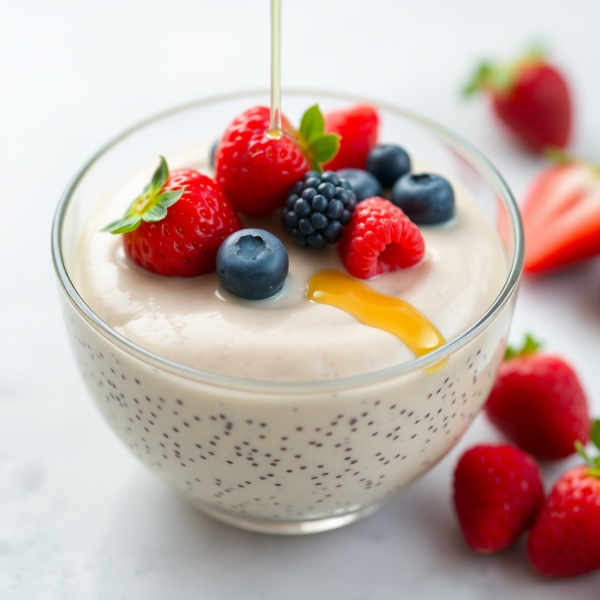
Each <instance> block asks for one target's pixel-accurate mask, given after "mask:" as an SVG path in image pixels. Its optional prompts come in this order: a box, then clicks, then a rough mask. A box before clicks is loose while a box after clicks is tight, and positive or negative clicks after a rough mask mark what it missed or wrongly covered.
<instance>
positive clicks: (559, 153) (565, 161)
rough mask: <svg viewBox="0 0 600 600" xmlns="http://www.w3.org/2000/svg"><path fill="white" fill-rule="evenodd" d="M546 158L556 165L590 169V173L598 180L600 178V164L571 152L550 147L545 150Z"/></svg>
mask: <svg viewBox="0 0 600 600" xmlns="http://www.w3.org/2000/svg"><path fill="white" fill-rule="evenodd" d="M544 156H545V157H546V158H547V159H548V160H549V161H550V162H551V163H553V164H555V165H581V166H583V167H586V168H587V169H589V171H590V172H591V173H592V175H594V176H595V177H597V178H600V164H598V163H595V162H594V161H592V160H589V159H587V158H583V157H580V156H575V155H574V154H571V153H570V152H565V151H564V150H561V149H560V148H555V147H549V148H546V149H545V150H544Z"/></svg>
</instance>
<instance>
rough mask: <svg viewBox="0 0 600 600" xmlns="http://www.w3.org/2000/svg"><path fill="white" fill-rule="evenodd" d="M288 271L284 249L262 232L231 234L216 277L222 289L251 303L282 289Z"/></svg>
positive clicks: (219, 258)
mask: <svg viewBox="0 0 600 600" xmlns="http://www.w3.org/2000/svg"><path fill="white" fill-rule="evenodd" d="M305 243H306V242H305ZM288 268H289V260H288V254H287V250H286V249H285V246H284V245H283V244H282V243H281V242H280V241H279V240H278V239H277V238H276V237H275V236H274V235H272V234H271V233H269V232H268V231H263V230H262V229H242V230H240V231H236V232H235V233H232V234H231V235H230V236H229V237H228V238H226V239H225V241H224V242H223V243H222V244H221V247H220V248H219V251H218V252H217V274H218V275H219V279H220V280H221V284H222V285H223V287H224V288H225V289H226V290H227V291H228V292H231V293H232V294H235V295H236V296H241V297H242V298H248V299H250V300H261V299H262V298H269V297H270V296H273V294H276V293H277V292H278V291H279V290H280V289H281V288H282V287H283V284H284V282H285V278H286V277H287V274H288Z"/></svg>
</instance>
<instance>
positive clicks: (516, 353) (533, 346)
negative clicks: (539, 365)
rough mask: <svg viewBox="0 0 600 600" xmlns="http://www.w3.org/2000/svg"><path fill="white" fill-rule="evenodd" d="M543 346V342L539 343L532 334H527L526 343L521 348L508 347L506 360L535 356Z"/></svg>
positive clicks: (505, 355)
mask: <svg viewBox="0 0 600 600" xmlns="http://www.w3.org/2000/svg"><path fill="white" fill-rule="evenodd" d="M541 346H542V343H541V342H538V341H537V340H536V339H535V338H534V337H533V336H532V335H531V334H530V333H527V334H525V341H524V342H523V345H522V346H521V348H514V347H512V346H507V347H506V350H505V352H504V360H510V359H511V358H519V357H521V356H529V355H531V354H535V353H536V352H537V351H538V350H539V349H540V348H541Z"/></svg>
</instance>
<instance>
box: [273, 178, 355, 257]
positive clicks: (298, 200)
mask: <svg viewBox="0 0 600 600" xmlns="http://www.w3.org/2000/svg"><path fill="white" fill-rule="evenodd" d="M355 207H356V195H355V194H354V192H353V191H352V188H351V187H350V184H349V183H348V182H347V181H345V180H343V179H340V178H339V177H338V176H337V175H336V174H335V173H333V172H331V171H325V172H324V173H322V174H319V173H317V172H316V171H309V172H308V173H306V174H305V175H304V178H303V179H302V180H301V181H298V182H297V183H296V184H295V185H294V186H293V187H292V189H291V190H290V191H289V192H288V196H287V199H286V202H285V207H284V208H283V209H282V210H281V218H282V220H283V226H284V228H285V230H286V231H287V232H288V233H289V234H290V235H291V236H292V238H293V239H294V241H295V242H296V243H297V244H299V245H300V246H312V247H313V248H324V247H325V246H327V244H335V243H336V242H338V241H339V239H340V237H341V236H342V233H343V231H344V226H345V225H347V224H348V223H349V222H350V219H351V218H352V213H353V212H354V209H355Z"/></svg>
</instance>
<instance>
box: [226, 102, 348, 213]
mask: <svg viewBox="0 0 600 600" xmlns="http://www.w3.org/2000/svg"><path fill="white" fill-rule="evenodd" d="M281 121H282V133H281V135H280V136H279V137H273V136H272V135H271V136H269V135H267V132H268V131H269V128H270V111H269V108H268V107H266V106H255V107H253V108H250V109H248V110H246V111H244V112H243V113H242V114H241V115H239V116H237V117H236V118H235V119H234V120H233V121H232V122H231V124H230V125H229V126H228V128H227V129H226V131H225V133H224V134H223V137H222V138H221V141H220V142H219V145H218V147H217V150H216V153H215V179H216V181H217V183H218V184H219V185H220V186H221V188H222V190H223V192H224V193H225V195H226V196H227V198H229V200H230V201H231V203H232V204H233V206H234V208H235V209H236V210H237V211H239V212H241V213H242V214H244V215H248V216H251V217H261V216H264V215H266V214H268V213H270V212H273V211H274V210H276V209H278V208H281V207H282V206H283V205H284V204H285V199H286V195H287V192H288V190H289V189H290V188H291V187H292V185H294V184H295V183H296V182H297V181H298V180H299V179H302V176H303V175H304V173H306V172H307V171H309V170H315V171H320V170H321V165H322V164H323V163H326V162H327V161H329V160H331V159H332V158H333V157H334V156H335V154H336V152H337V150H338V147H339V136H338V135H336V134H333V133H325V120H324V118H323V115H322V114H321V111H320V110H319V107H318V106H317V105H315V106H312V107H310V108H309V109H308V110H307V111H306V112H305V113H304V116H303V117H302V121H301V123H300V129H299V130H298V131H296V130H295V129H294V128H293V127H292V125H291V124H290V122H289V121H288V120H287V119H286V118H285V117H283V116H282V119H281Z"/></svg>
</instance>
